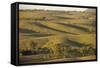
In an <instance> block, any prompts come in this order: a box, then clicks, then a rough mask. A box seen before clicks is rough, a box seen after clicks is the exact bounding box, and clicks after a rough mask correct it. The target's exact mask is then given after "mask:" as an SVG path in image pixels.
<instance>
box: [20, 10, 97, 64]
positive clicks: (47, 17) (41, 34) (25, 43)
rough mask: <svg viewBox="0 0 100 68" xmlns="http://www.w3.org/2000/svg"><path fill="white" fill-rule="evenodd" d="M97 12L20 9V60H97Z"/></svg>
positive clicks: (21, 61) (21, 62) (41, 61)
mask: <svg viewBox="0 0 100 68" xmlns="http://www.w3.org/2000/svg"><path fill="white" fill-rule="evenodd" d="M95 18H96V12H87V11H84V12H81V11H53V10H19V63H20V64H26V63H46V62H61V61H66V62H67V61H81V60H94V59H96V25H95V24H96V19H95Z"/></svg>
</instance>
